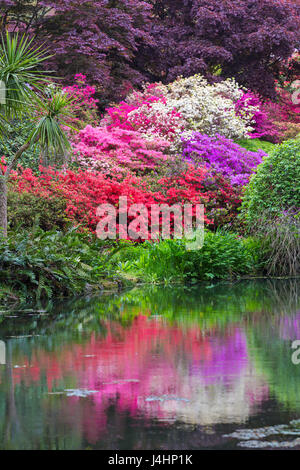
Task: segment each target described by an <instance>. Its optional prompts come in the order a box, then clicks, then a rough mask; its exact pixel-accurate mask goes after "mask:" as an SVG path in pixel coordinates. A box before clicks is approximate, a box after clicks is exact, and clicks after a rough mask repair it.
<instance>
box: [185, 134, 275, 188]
mask: <svg viewBox="0 0 300 470" xmlns="http://www.w3.org/2000/svg"><path fill="white" fill-rule="evenodd" d="M182 141H183V157H184V159H185V160H186V161H188V162H190V163H194V164H196V165H199V166H202V165H204V166H206V167H207V168H210V169H212V170H214V171H216V172H217V173H220V174H221V175H222V176H224V177H225V178H228V180H229V181H230V183H231V184H232V185H235V186H244V185H246V184H247V183H248V182H249V179H250V176H251V175H252V174H253V173H254V172H255V170H256V168H257V166H258V165H259V164H260V163H261V162H262V159H263V157H265V156H266V154H265V153H264V152H263V151H262V150H259V151H258V152H250V151H248V150H246V149H244V148H242V147H240V146H239V145H238V144H236V143H234V142H232V141H231V140H229V139H227V138H226V137H223V136H220V135H216V136H215V137H209V136H207V135H203V134H200V133H199V132H194V133H193V134H192V135H191V136H190V137H188V138H186V137H182Z"/></svg>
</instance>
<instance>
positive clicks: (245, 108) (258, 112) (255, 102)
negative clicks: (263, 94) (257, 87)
mask: <svg viewBox="0 0 300 470" xmlns="http://www.w3.org/2000/svg"><path fill="white" fill-rule="evenodd" d="M235 110H236V113H237V115H238V116H241V117H244V118H245V119H248V120H249V122H251V124H252V127H253V132H252V133H251V134H249V137H250V138H251V139H257V138H258V139H259V138H260V137H263V136H264V135H265V133H266V125H267V123H268V116H267V113H266V111H265V110H264V107H263V103H262V102H261V101H260V99H259V97H258V96H257V95H255V94H254V93H252V92H251V91H247V92H244V93H243V94H242V96H241V98H240V99H239V100H238V101H237V102H236V103H235Z"/></svg>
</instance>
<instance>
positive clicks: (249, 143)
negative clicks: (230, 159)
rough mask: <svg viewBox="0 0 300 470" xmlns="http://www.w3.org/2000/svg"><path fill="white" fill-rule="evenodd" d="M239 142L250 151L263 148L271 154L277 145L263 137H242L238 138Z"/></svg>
mask: <svg viewBox="0 0 300 470" xmlns="http://www.w3.org/2000/svg"><path fill="white" fill-rule="evenodd" d="M237 144H239V145H240V146H241V147H243V148H245V149H247V150H249V151H250V152H257V151H258V150H263V151H264V152H266V153H268V154H270V153H271V152H272V151H273V150H274V147H275V144H272V143H271V142H267V141H266V140H261V139H240V140H237Z"/></svg>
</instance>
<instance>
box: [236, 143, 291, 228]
mask: <svg viewBox="0 0 300 470" xmlns="http://www.w3.org/2000/svg"><path fill="white" fill-rule="evenodd" d="M292 208H295V209H296V210H297V209H300V139H294V140H289V141H286V142H284V143H283V144H281V145H280V146H278V147H276V148H275V150H274V152H272V153H271V155H270V156H267V157H265V158H264V161H263V163H262V164H261V165H259V166H258V168H257V172H256V174H255V175H254V176H253V177H252V178H251V181H250V183H249V186H248V187H247V189H246V193H245V196H244V201H243V213H244V215H245V216H246V219H247V220H248V222H249V223H250V224H251V223H254V222H257V221H258V220H259V219H260V218H261V217H262V214H264V213H267V214H268V215H267V216H268V217H270V218H271V219H272V218H273V216H277V215H278V214H279V213H280V211H284V210H290V209H292Z"/></svg>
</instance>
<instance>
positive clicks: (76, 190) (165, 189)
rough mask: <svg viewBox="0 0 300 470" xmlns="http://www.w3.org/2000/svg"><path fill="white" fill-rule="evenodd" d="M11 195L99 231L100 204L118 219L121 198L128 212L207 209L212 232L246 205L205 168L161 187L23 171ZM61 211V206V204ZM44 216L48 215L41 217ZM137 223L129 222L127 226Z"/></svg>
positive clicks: (130, 179)
mask: <svg viewBox="0 0 300 470" xmlns="http://www.w3.org/2000/svg"><path fill="white" fill-rule="evenodd" d="M10 190H11V192H14V193H20V194H24V193H30V194H32V195H35V196H38V197H39V198H45V199H48V200H53V201H55V200H59V201H60V202H61V203H64V204H65V207H66V209H65V216H66V219H68V220H70V221H71V222H73V223H74V224H82V225H83V227H85V228H87V229H88V230H90V231H95V230H96V226H97V223H98V222H99V220H100V219H99V217H97V215H96V211H97V207H98V206H99V205H100V204H107V203H110V204H112V205H114V206H115V207H116V209H117V215H118V214H119V198H120V197H121V196H122V197H124V196H125V197H127V199H128V206H130V205H131V204H144V205H145V206H146V208H147V209H148V210H150V206H151V204H155V203H156V204H170V205H172V204H184V203H189V204H193V205H194V204H204V206H205V214H206V215H205V222H206V223H207V224H210V226H212V227H217V226H218V225H220V224H224V223H230V222H231V221H232V220H233V219H234V218H235V216H236V213H237V208H238V206H239V205H240V203H241V199H240V196H241V194H240V191H239V189H238V188H233V187H232V186H231V185H230V184H229V183H228V182H227V181H226V180H224V178H223V177H222V176H221V175H216V177H212V176H211V175H210V174H208V172H207V170H206V169H204V168H194V167H193V166H189V168H188V170H187V171H185V172H183V173H182V174H181V175H177V176H172V177H165V178H161V179H158V180H156V181H152V182H151V180H149V179H148V180H145V179H142V178H140V177H137V176H133V175H127V176H126V177H124V178H122V177H120V176H118V177H116V176H115V177H108V176H107V175H105V174H103V173H101V172H98V171H93V172H91V171H84V170H80V171H77V172H75V171H72V170H70V169H69V170H65V171H57V170H54V169H52V168H49V167H48V168H43V167H40V174H39V175H35V174H34V173H33V172H32V170H31V169H25V170H24V169H23V168H21V167H19V168H18V169H17V171H15V172H13V173H12V176H11V181H10ZM60 205H61V204H60ZM42 216H43V214H42ZM131 220H132V218H130V217H128V223H130V221H131Z"/></svg>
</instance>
